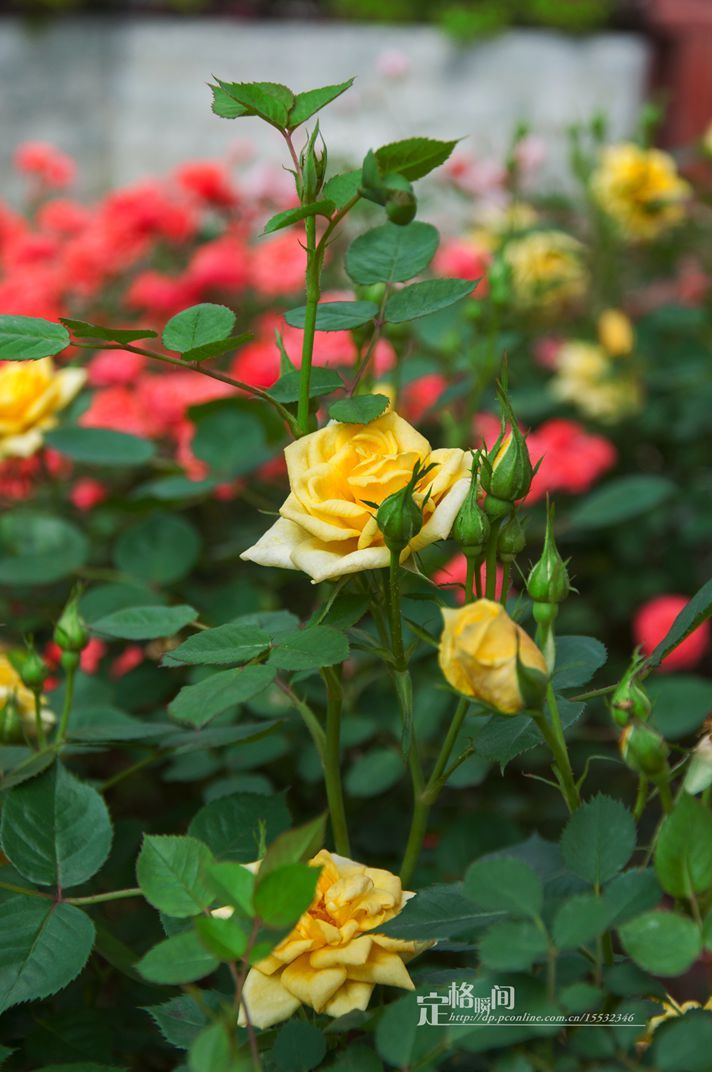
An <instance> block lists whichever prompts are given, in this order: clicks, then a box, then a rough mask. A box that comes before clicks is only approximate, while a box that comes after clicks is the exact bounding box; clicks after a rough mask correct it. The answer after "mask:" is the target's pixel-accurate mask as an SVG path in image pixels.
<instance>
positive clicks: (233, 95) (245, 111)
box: [210, 78, 295, 128]
mask: <svg viewBox="0 0 712 1072" xmlns="http://www.w3.org/2000/svg"><path fill="white" fill-rule="evenodd" d="M216 82H217V85H216V86H211V87H210V88H211V89H212V91H213V111H214V112H215V114H216V115H219V116H221V118H223V119H238V118H239V117H240V116H243V115H244V116H250V115H253V116H258V117H259V118H260V119H264V120H265V122H266V123H270V124H271V126H274V127H277V128H286V127H287V126H288V124H289V113H290V111H291V109H292V108H293V107H294V104H295V98H294V94H293V93H292V91H291V90H290V89H287V87H286V86H283V85H280V83H278V82H223V81H221V80H220V79H219V78H217V79H216Z"/></svg>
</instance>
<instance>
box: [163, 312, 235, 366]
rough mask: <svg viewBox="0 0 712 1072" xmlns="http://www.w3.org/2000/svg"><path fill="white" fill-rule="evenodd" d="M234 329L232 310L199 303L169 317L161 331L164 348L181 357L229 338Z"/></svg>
mask: <svg viewBox="0 0 712 1072" xmlns="http://www.w3.org/2000/svg"><path fill="white" fill-rule="evenodd" d="M234 326H235V314H234V313H233V311H232V309H228V308H227V307H226V306H224V305H214V304H213V303H212V302H201V304H200V305H191V306H190V308H188V309H183V310H182V312H180V313H176V315H175V316H172V317H171V319H170V320H169V321H168V323H167V324H166V326H165V328H164V329H163V345H164V346H165V348H166V349H167V350H176V351H177V352H178V353H180V354H182V353H185V352H186V351H188V350H195V349H196V348H197V347H201V346H206V345H207V344H208V343H213V342H220V341H222V340H224V339H226V338H228V336H229V335H230V333H231V331H232V329H233V328H234Z"/></svg>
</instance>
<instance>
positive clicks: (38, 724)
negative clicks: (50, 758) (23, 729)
mask: <svg viewBox="0 0 712 1072" xmlns="http://www.w3.org/2000/svg"><path fill="white" fill-rule="evenodd" d="M35 729H36V730H37V743H38V744H39V746H40V752H44V750H45V748H46V747H47V734H46V733H45V728H44V723H43V721H42V700H41V698H40V694H39V692H36V693H35Z"/></svg>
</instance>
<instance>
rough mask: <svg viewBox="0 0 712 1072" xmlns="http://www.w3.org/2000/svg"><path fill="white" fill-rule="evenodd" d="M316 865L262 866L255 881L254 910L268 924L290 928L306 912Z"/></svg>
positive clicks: (311, 898)
mask: <svg viewBox="0 0 712 1072" xmlns="http://www.w3.org/2000/svg"><path fill="white" fill-rule="evenodd" d="M318 878H319V868H318V867H310V866H309V865H308V864H301V863H290V864H285V865H284V866H283V867H276V868H270V869H269V870H268V872H267V873H266V874H263V873H262V868H260V872H259V874H258V878H257V882H256V884H255V892H254V897H253V903H254V906H255V912H256V913H257V915H258V916H259V918H260V919H262V920H263V921H264V923H266V924H267V926H268V927H275V928H277V927H290V926H291V925H292V924H294V923H296V922H297V920H298V919H299V917H300V916H301V915H302V913H303V912H306V910H307V908H308V907H309V905H310V904H311V903H312V901H313V899H314V891H315V890H316V883H317V880H318Z"/></svg>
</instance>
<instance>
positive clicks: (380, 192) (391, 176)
mask: <svg viewBox="0 0 712 1072" xmlns="http://www.w3.org/2000/svg"><path fill="white" fill-rule="evenodd" d="M359 193H360V194H361V196H362V197H364V198H365V199H366V200H367V201H373V202H374V203H375V204H377V205H383V207H384V208H385V210H386V215H387V216H388V219H389V220H390V221H391V223H396V224H398V226H399V227H405V226H406V225H407V224H409V223H410V222H411V220H413V219H414V218H415V214H416V212H417V210H418V202H417V199H416V196H415V191H414V190H413V187H412V185H411V184H410V182H409V181H408V180H407V179H406V178H404V177H403V175H399V174H398V173H397V172H394V171H392V172H388V173H387V174H385V175H384V174H382V173H381V169H380V167H379V166H378V160H377V159H376V154H375V153H374V152H372V151H369V152H368V153H366V156H365V157H364V161H363V165H362V167H361V186H360V188H359Z"/></svg>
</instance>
